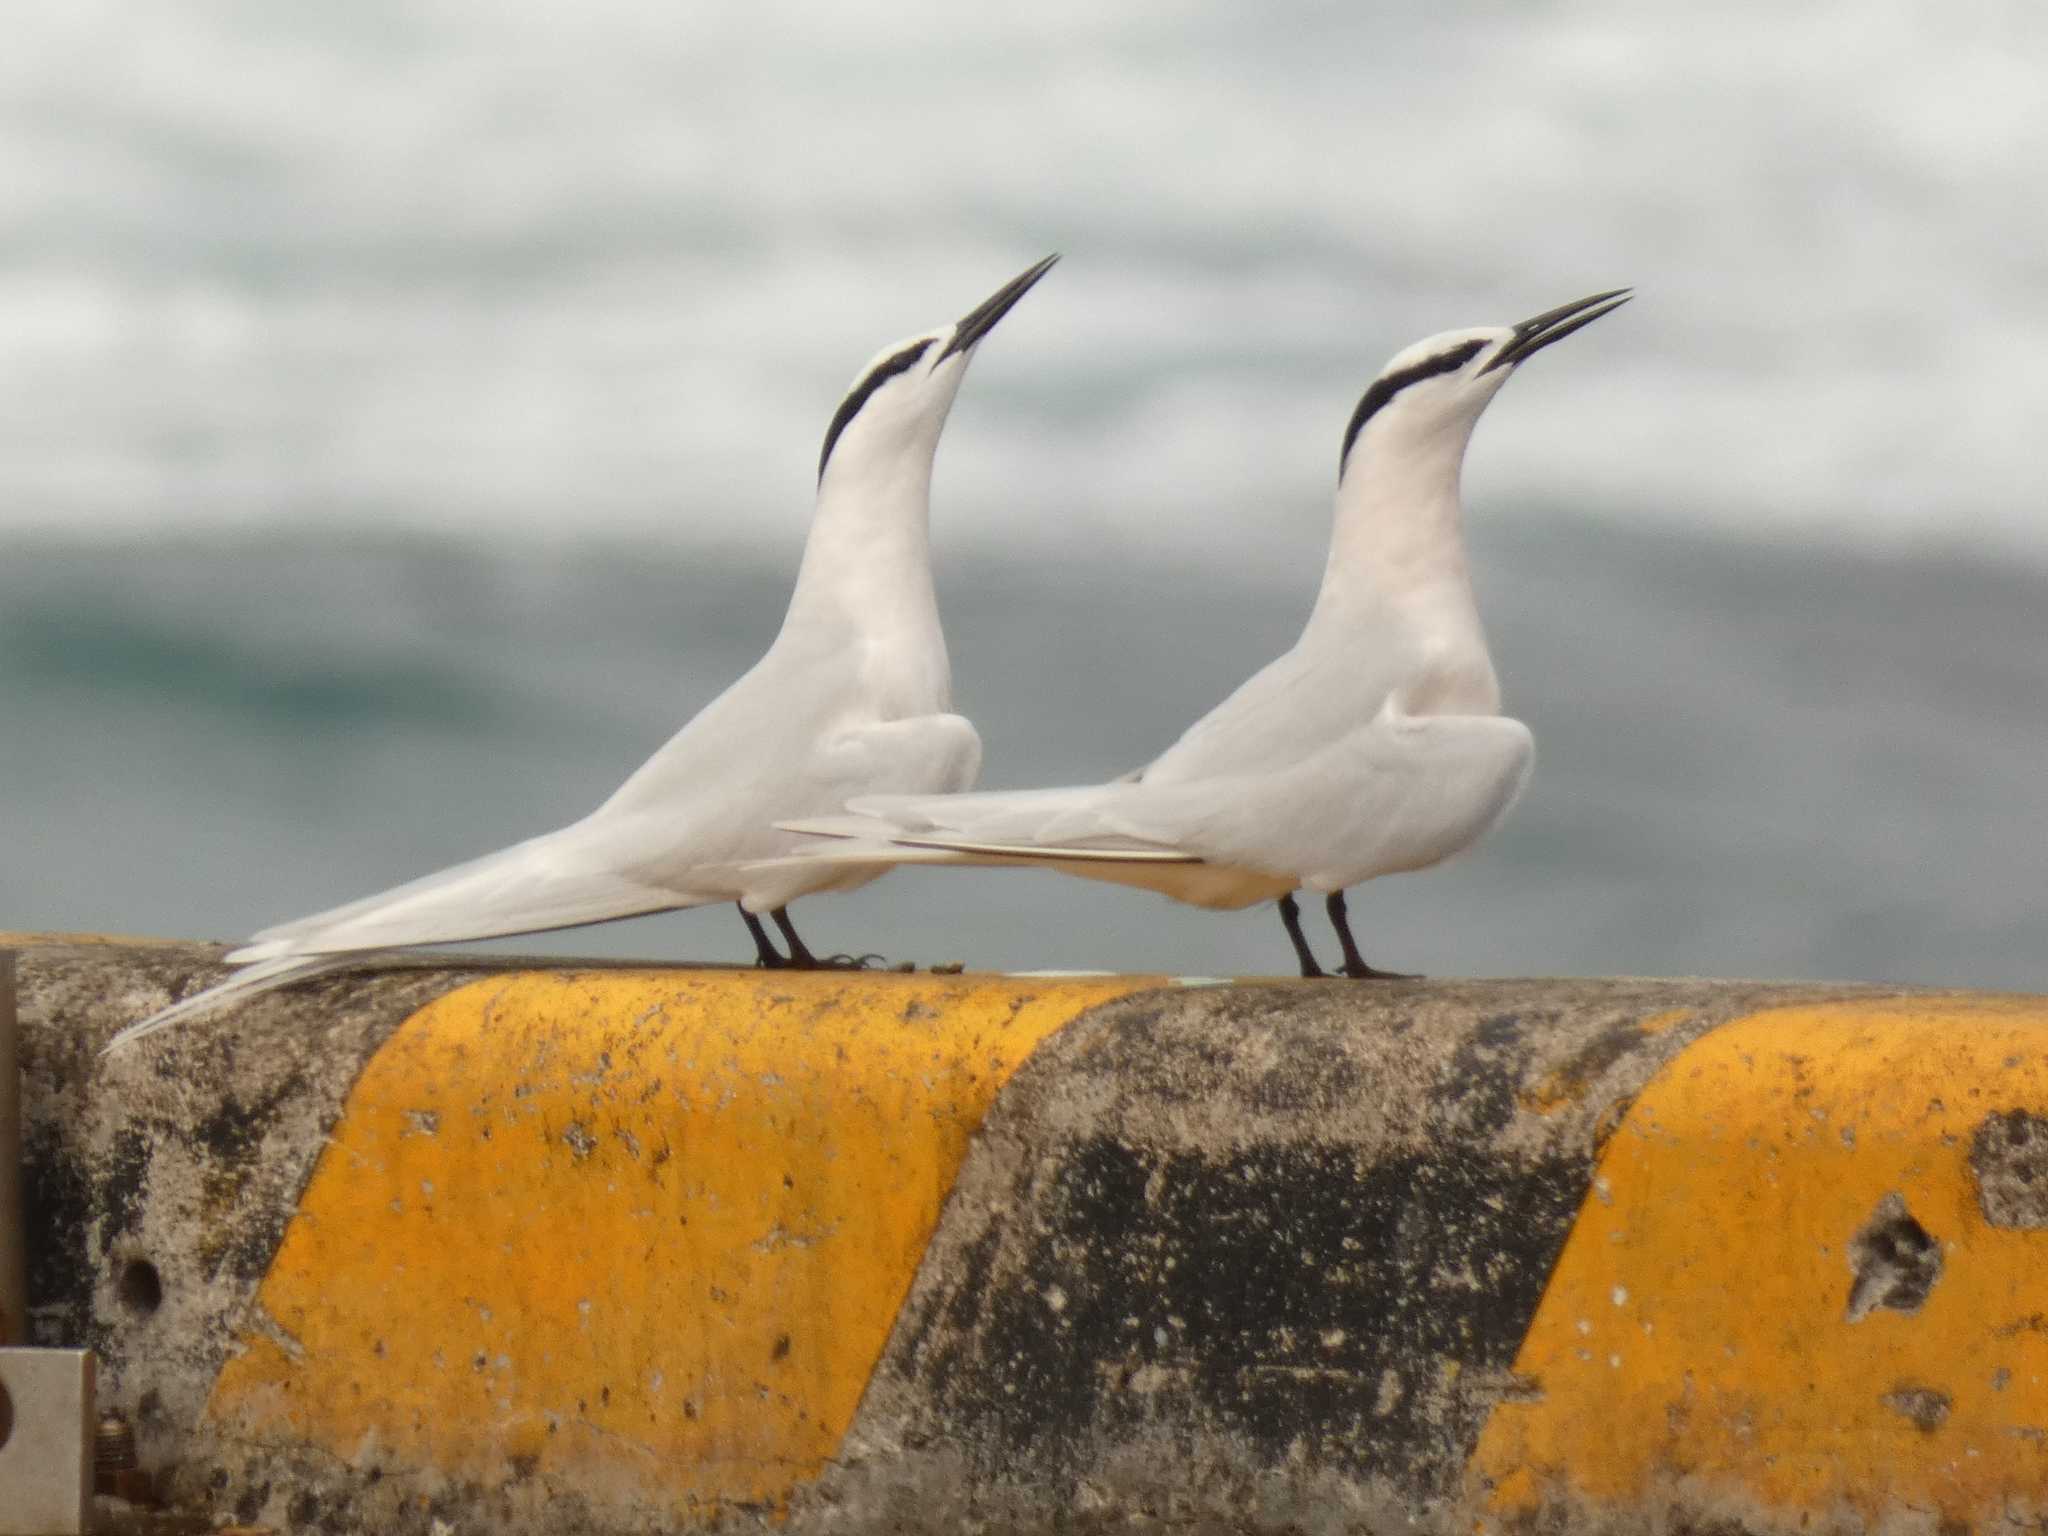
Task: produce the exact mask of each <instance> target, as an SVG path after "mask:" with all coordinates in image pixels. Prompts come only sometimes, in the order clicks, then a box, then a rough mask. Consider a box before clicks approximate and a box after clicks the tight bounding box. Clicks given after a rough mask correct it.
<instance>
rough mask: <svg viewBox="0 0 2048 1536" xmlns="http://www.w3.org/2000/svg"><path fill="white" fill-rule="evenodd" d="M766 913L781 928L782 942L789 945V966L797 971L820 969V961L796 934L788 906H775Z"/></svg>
mask: <svg viewBox="0 0 2048 1536" xmlns="http://www.w3.org/2000/svg"><path fill="white" fill-rule="evenodd" d="M768 915H769V916H770V917H772V918H774V919H775V926H776V927H778V928H780V929H781V930H782V942H783V943H785V944H787V945H788V946H789V964H790V968H791V969H792V970H798V971H815V970H819V969H821V968H822V965H821V962H820V961H819V959H818V957H817V956H816V955H814V954H812V953H811V951H810V946H809V945H807V944H805V943H804V941H803V940H802V939H800V938H798V937H797V936H796V924H795V923H792V922H791V921H790V920H789V908H787V907H777V908H776V909H775V910H774V911H773V912H770V913H769V914H768Z"/></svg>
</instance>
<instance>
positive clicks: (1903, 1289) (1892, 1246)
mask: <svg viewBox="0 0 2048 1536" xmlns="http://www.w3.org/2000/svg"><path fill="white" fill-rule="evenodd" d="M1848 1260H1849V1272H1850V1274H1851V1275H1852V1276H1853V1278H1852V1279H1851V1281H1850V1284H1849V1302H1848V1306H1847V1307H1846V1308H1845V1309H1844V1310H1843V1313H1842V1316H1843V1319H1844V1321H1847V1322H1851V1323H1860V1322H1862V1321H1863V1320H1864V1319H1865V1318H1866V1317H1868V1316H1870V1314H1871V1313H1873V1312H1875V1311H1876V1310H1877V1309H1878V1308H1879V1307H1888V1308H1890V1309H1891V1310H1892V1311H1894V1312H1918V1311H1919V1310H1920V1308H1921V1307H1922V1306H1924V1305H1926V1302H1927V1295H1928V1292H1930V1291H1932V1290H1933V1289H1934V1283H1935V1282H1936V1281H1937V1280H1939V1279H1940V1278H1941V1243H1940V1241H1939V1240H1938V1239H1936V1238H1935V1237H1934V1236H1933V1235H1932V1234H1931V1233H1929V1232H1928V1230H1927V1229H1926V1228H1925V1227H1923V1226H1921V1225H1920V1223H1919V1222H1917V1221H1915V1220H1914V1219H1913V1216H1912V1213H1911V1212H1909V1211H1908V1210H1907V1209H1906V1201H1905V1197H1904V1196H1902V1195H1901V1194H1900V1193H1899V1192H1898V1191H1897V1190H1892V1191H1890V1192H1889V1193H1887V1194H1886V1195H1885V1197H1884V1198H1883V1199H1882V1200H1880V1201H1878V1203H1877V1209H1876V1210H1874V1211H1872V1212H1871V1214H1870V1220H1868V1221H1867V1222H1865V1223H1864V1224H1863V1225H1862V1226H1861V1227H1859V1228H1857V1230H1856V1235H1855V1236H1854V1237H1852V1238H1850V1239H1849V1250H1848Z"/></svg>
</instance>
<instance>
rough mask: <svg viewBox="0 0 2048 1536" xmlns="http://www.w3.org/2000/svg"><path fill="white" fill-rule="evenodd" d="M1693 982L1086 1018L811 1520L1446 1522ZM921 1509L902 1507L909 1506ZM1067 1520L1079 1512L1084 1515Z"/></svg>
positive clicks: (939, 1253) (1333, 994)
mask: <svg viewBox="0 0 2048 1536" xmlns="http://www.w3.org/2000/svg"><path fill="white" fill-rule="evenodd" d="M1780 995H1782V989H1771V988H1764V987H1754V986H1741V985H1727V984H1720V983H1669V982H1640V983H1631V982H1604V981H1603V982H1491V983H1466V984H1412V985H1411V984H1402V985H1390V986H1383V987H1372V988H1359V987H1356V986H1336V985H1312V984H1301V983H1278V984H1267V985H1241V986H1237V987H1233V988H1230V989H1228V990H1221V991H1216V992H1207V993H1200V992H1197V993H1187V994H1182V995H1160V994H1151V995H1147V996H1143V997H1137V998H1132V999H1129V1000H1127V1001H1125V1002H1123V1003H1119V1004H1112V1005H1109V1006H1108V1007H1105V1008H1103V1009H1100V1010H1097V1011H1096V1012H1095V1013H1094V1014H1092V1015H1090V1016H1089V1017H1088V1018H1087V1019H1085V1020H1083V1021H1081V1022H1080V1023H1078V1024H1077V1025H1075V1026H1074V1027H1072V1028H1070V1029H1069V1030H1067V1031H1066V1032H1065V1033H1064V1034H1063V1035H1062V1036H1061V1037H1060V1038H1058V1039H1057V1040H1055V1041H1053V1042H1050V1043H1049V1044H1048V1045H1047V1046H1046V1047H1045V1048H1044V1049H1043V1050H1041V1051H1040V1053H1039V1054H1038V1055H1037V1057H1036V1058H1034V1060H1033V1061H1032V1062H1031V1064H1030V1065H1029V1066H1028V1067H1027V1068H1026V1069H1025V1070H1024V1072H1022V1073H1021V1074H1019V1076H1018V1078H1017V1079H1016V1080H1015V1081H1014V1082H1013V1083H1012V1085H1011V1087H1010V1090H1009V1092H1008V1093H1007V1094H1006V1095H1005V1097H1004V1099H1003V1101H1002V1103H1001V1104H1000V1105H999V1106H998V1108H997V1110H996V1112H995V1114H994V1115H992V1116H991V1117H990V1120H989V1121H988V1123H987V1124H986V1125H985V1126H984V1127H983V1134H982V1137H981V1140H980V1143H979V1145H978V1146H977V1148H976V1152H975V1155H974V1156H973V1157H972V1158H971V1159H970V1160H969V1162H968V1165H967V1167H966V1169H965V1170H963V1174H962V1178H961V1182H960V1184H959V1186H958V1187H957V1189H956V1190H955V1194H954V1203H953V1206H952V1207H951V1209H950V1210H949V1212H948V1219H947V1221H946V1223H945V1225H944V1227H943V1228H942V1230H941V1233H940V1236H939V1239H938V1241H937V1242H936V1243H935V1244H934V1246H933V1249H932V1251H931V1253H930V1254H929V1255H928V1257H927V1261H926V1264H925V1267H924V1269H923V1271H922V1272H921V1274H920V1277H919V1281H918V1285H917V1287H916V1289H915V1290H914V1291H913V1293H912V1295H911V1298H910V1301H909V1303H908V1305H907V1306H906V1307H905V1310H904V1315H903V1318H902V1320H901V1322H900V1323H899V1325H898V1328H897V1332H896V1334H895V1337H894V1338H893V1340H892V1341H891V1345H890V1349H889V1352H888V1354H887V1355H886V1356H885V1357H884V1360H883V1365H882V1368H881V1370H880V1371H879V1372H878V1373H877V1376H876V1379H875V1381H874V1383H873V1384H872V1386H871V1387H870V1389H869V1394H868V1398H867V1401H866V1403H865V1405H864V1407H863V1411H862V1414H861V1417H860V1418H859V1420H857V1421H856V1424H855V1427H854V1432H853V1434H852V1436H850V1437H849V1443H848V1447H847V1452H846V1454H845V1455H844V1456H843V1457H842V1462H843V1464H844V1465H843V1466H842V1468H841V1470H840V1472H839V1473H838V1474H836V1475H835V1476H834V1477H833V1478H829V1479H827V1481H826V1484H825V1486H824V1488H823V1489H821V1491H820V1498H821V1499H827V1500H840V1501H844V1504H845V1505H846V1506H849V1507H861V1506H863V1505H866V1504H868V1503H869V1501H872V1500H877V1499H882V1500H887V1501H889V1503H890V1504H891V1506H892V1508H893V1509H894V1510H895V1511H896V1518H898V1519H899V1520H906V1521H907V1516H908V1513H909V1511H910V1510H912V1509H916V1508H918V1507H920V1506H921V1505H923V1506H925V1508H926V1513H927V1515H928V1516H929V1519H928V1523H921V1524H918V1525H916V1526H915V1527H914V1528H916V1529H921V1530H922V1529H929V1530H932V1531H934V1532H936V1531H940V1530H945V1529H954V1528H958V1526H959V1524H960V1523H961V1522H963V1521H964V1522H967V1523H969V1524H973V1523H978V1522H981V1521H993V1522H995V1523H996V1524H998V1525H1000V1526H1016V1527H1018V1528H1024V1527H1028V1526H1029V1525H1030V1524H1031V1523H1032V1521H1033V1518H1034V1511H1038V1512H1042V1511H1044V1510H1045V1509H1046V1508H1047V1507H1048V1493H1049V1492H1050V1493H1051V1496H1052V1497H1051V1503H1052V1505H1053V1507H1061V1508H1065V1509H1068V1510H1069V1511H1071V1513H1072V1514H1073V1515H1074V1516H1075V1517H1076V1518H1077V1519H1081V1520H1082V1521H1083V1523H1084V1524H1087V1523H1099V1524H1103V1525H1113V1524H1120V1523H1122V1522H1124V1521H1125V1520H1126V1519H1127V1518H1128V1517H1129V1516H1130V1515H1131V1514H1132V1513H1134V1512H1136V1513H1139V1514H1142V1515H1143V1516H1145V1517H1148V1518H1150V1519H1152V1520H1156V1521H1158V1522H1160V1523H1161V1524H1165V1525H1178V1524H1182V1523H1187V1522H1194V1523H1201V1522H1204V1521H1220V1522H1223V1523H1224V1524H1225V1525H1226V1526H1228V1527H1231V1528H1235V1527H1240V1526H1241V1527H1244V1528H1250V1529H1272V1530H1282V1529H1289V1528H1300V1529H1304V1530H1331V1531H1336V1530H1353V1529H1361V1528H1365V1529H1377V1528H1382V1527H1384V1528H1388V1529H1393V1528H1402V1529H1408V1528H1412V1526H1413V1524H1414V1523H1415V1522H1417V1521H1422V1522H1425V1523H1430V1524H1442V1525H1444V1527H1445V1528H1446V1529H1448V1528H1450V1526H1451V1525H1453V1524H1456V1521H1454V1520H1453V1519H1452V1509H1453V1506H1454V1505H1455V1504H1456V1502H1457V1496H1458V1494H1459V1491H1460V1487H1461V1482H1462V1478H1463V1475H1464V1469H1465V1466H1466V1463H1467V1460H1468V1459H1469V1456H1470V1454H1471V1451H1472V1448H1473V1446H1474V1444H1475V1443H1476V1440H1477V1438H1478V1434H1479V1431H1480V1428H1481V1426H1482V1425H1483V1423H1484V1421H1485V1419H1486V1417H1487V1415H1488V1414H1489V1412H1490V1411H1491V1410H1492V1409H1493V1407H1494V1406H1495V1405H1496V1404H1497V1403H1499V1402H1501V1401H1502V1400H1504V1399H1508V1398H1512V1397H1514V1396H1516V1395H1518V1394H1524V1393H1527V1392H1531V1391H1535V1390H1538V1388H1537V1387H1536V1385H1535V1384H1534V1383H1530V1382H1527V1381H1524V1380H1521V1379H1518V1378H1517V1377H1516V1375H1515V1374H1514V1372H1513V1370H1512V1366H1513V1362H1514V1359H1515V1353H1516V1350H1517V1348H1518V1347H1519V1345H1520V1343H1521V1340H1522V1336H1523V1333H1524V1332H1525V1330H1526V1329H1527V1328H1528V1325H1529V1322H1530V1319H1531V1317H1532V1316H1533V1315H1534V1313H1535V1310H1536V1304H1537V1301H1538V1298H1539V1297H1540V1296H1541V1294H1542V1291H1543V1288H1544V1285H1545V1283H1546V1281H1547V1279H1548V1277H1549V1274H1550V1269H1551V1265H1552V1263H1553V1261H1554V1260H1555V1258H1556V1256H1557V1253H1558V1251H1559V1249H1560V1248H1561V1247H1562V1246H1563V1243H1564V1240H1565V1237H1566V1235H1567V1234H1568V1233H1569V1231H1570V1229H1571V1226H1572V1223H1573V1220H1574V1218H1575V1217H1576V1216H1577V1214H1578V1211H1579V1207H1580V1205H1581V1203H1582V1201H1583V1200H1584V1198H1585V1195H1586V1191H1587V1189H1588V1187H1589V1184H1590V1182H1591V1177H1592V1170H1593V1163H1594V1158H1595V1156H1596V1153H1597V1151H1598V1149H1599V1146H1600V1144H1601V1140H1602V1137H1603V1135H1604V1134H1605V1133H1606V1132H1608V1131H1611V1130H1612V1129H1613V1127H1614V1126H1615V1124H1616V1123H1618V1120H1619V1117H1620V1114H1621V1112H1622V1110H1623V1109H1625V1108H1626V1106H1627V1104H1628V1102H1629V1100H1630V1099H1631V1098H1633V1096H1634V1095H1635V1094H1636V1093H1637V1092H1638V1091H1640V1089H1641V1088H1642V1086H1643V1084H1644V1083H1645V1082H1647V1081H1648V1080H1649V1079H1650V1077H1651V1076H1652V1074H1653V1073H1655V1072H1656V1071H1657V1070H1658V1068H1659V1067H1661V1066H1662V1065H1663V1064H1664V1063H1666V1062H1667V1061H1669V1060H1671V1059H1672V1058H1673V1057H1674V1056H1676V1055H1677V1054H1678V1053H1679V1052H1680V1051H1681V1050H1682V1049H1683V1048H1684V1047H1685V1046H1686V1045H1687V1044H1688V1043H1689V1042H1691V1041H1692V1040H1693V1039H1695V1038H1697V1037H1698V1036H1699V1035H1701V1034H1702V1033H1704V1032H1705V1031H1707V1030H1708V1029H1710V1028H1712V1027H1713V1026H1714V1025H1716V1024H1718V1023H1720V1022H1722V1021H1724V1020H1726V1019H1729V1018H1731V1017H1734V1016H1736V1015H1739V1014H1741V1013H1743V1012H1746V1011H1748V1010H1750V1009H1753V1008H1755V1007H1756V1006H1758V1005H1759V1004H1760V1003H1762V1002H1764V1001H1765V1000H1767V999H1769V998H1771V997H1774V996H1780ZM925 1488H939V1489H945V1490H949V1491H950V1492H951V1494H952V1497H951V1498H949V1499H948V1500H947V1501H946V1503H945V1505H944V1507H941V1508H930V1507H929V1505H928V1502H927V1501H926V1500H925V1499H923V1498H921V1497H920V1494H919V1492H918V1490H920V1489H925ZM1090 1515H1093V1516H1096V1517H1098V1518H1097V1519H1095V1520H1093V1521H1090V1520H1089V1519H1088V1518H1087V1517H1089V1516H1090Z"/></svg>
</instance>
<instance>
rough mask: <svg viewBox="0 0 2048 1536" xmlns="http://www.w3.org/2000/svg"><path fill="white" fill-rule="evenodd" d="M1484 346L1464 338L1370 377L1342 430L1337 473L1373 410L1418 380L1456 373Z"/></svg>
mask: <svg viewBox="0 0 2048 1536" xmlns="http://www.w3.org/2000/svg"><path fill="white" fill-rule="evenodd" d="M1485 346H1486V343H1485V342H1483V341H1468V342H1466V343H1465V344H1464V345H1463V346H1458V347H1453V348H1451V350H1450V351H1448V352H1439V353H1437V354H1436V355H1435V356H1434V357H1425V358H1423V359H1422V361H1420V362H1417V363H1410V364H1409V365H1408V366H1407V367H1406V368H1397V369H1395V370H1394V371H1393V372H1392V373H1383V374H1381V375H1380V376H1379V377H1378V378H1376V379H1374V380H1373V381H1372V388H1370V389H1368V390H1367V391H1366V392H1365V394H1364V396H1363V397H1362V398H1361V399H1360V400H1359V402H1358V409H1357V410H1355V411H1353V412H1352V413H1351V425H1350V426H1348V427H1346V428H1345V429H1344V451H1343V452H1341V453H1339V454H1338V455H1337V473H1338V474H1339V475H1342V474H1343V473H1344V461H1345V460H1346V459H1348V458H1350V457H1351V445H1352V444H1353V443H1355V442H1357V441H1358V434H1359V433H1360V432H1363V431H1364V430H1365V424H1366V423H1367V422H1368V421H1370V420H1372V414H1373V412H1374V411H1377V410H1378V409H1379V408H1380V407H1381V406H1383V405H1385V404H1386V403H1387V402H1388V401H1389V400H1391V399H1393V398H1394V396H1396V395H1398V394H1399V393H1401V391H1402V390H1404V389H1406V388H1407V387H1408V386H1409V385H1410V384H1413V383H1415V382H1416V381H1417V380H1419V379H1431V378H1435V377H1436V376H1437V375H1438V374H1440V373H1456V372H1457V371H1458V370H1459V369H1460V368H1462V367H1464V366H1465V365H1466V364H1467V363H1469V362H1471V361H1472V359H1473V358H1475V357H1477V356H1478V355H1479V353H1480V351H1481V350H1482V349H1483V348H1484V347H1485Z"/></svg>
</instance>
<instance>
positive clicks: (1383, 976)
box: [1344, 960, 1422, 981]
mask: <svg viewBox="0 0 2048 1536" xmlns="http://www.w3.org/2000/svg"><path fill="white" fill-rule="evenodd" d="M1344 974H1345V975H1346V976H1349V977H1350V978H1351V979H1352V980H1353V981H1420V980H1422V974H1421V972H1419V971H1382V970H1380V969H1378V968H1377V967H1375V966H1370V965H1367V964H1366V963H1365V962H1364V961H1363V960H1361V961H1359V962H1358V965H1357V966H1356V967H1355V968H1354V967H1352V966H1350V965H1346V966H1345V967H1344Z"/></svg>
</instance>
